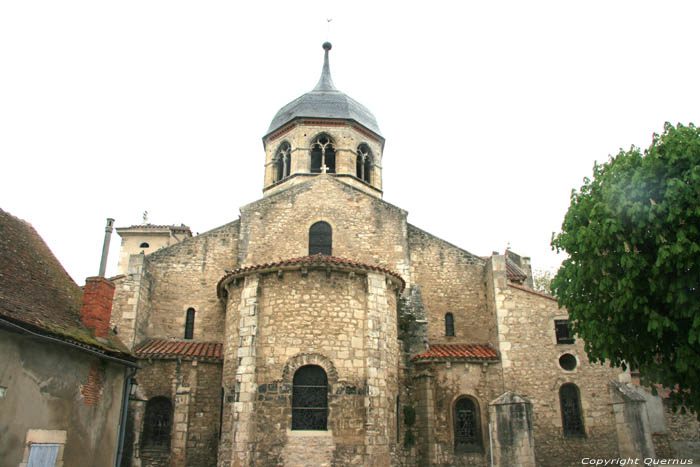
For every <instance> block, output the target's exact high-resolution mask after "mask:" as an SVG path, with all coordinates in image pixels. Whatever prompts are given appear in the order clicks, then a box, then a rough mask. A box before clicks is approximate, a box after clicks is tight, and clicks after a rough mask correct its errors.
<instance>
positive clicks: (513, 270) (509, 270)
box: [506, 258, 527, 282]
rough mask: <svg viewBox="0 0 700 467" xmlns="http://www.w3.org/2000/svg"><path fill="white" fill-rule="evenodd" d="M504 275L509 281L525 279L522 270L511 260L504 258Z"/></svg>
mask: <svg viewBox="0 0 700 467" xmlns="http://www.w3.org/2000/svg"><path fill="white" fill-rule="evenodd" d="M506 277H507V278H508V280H509V281H516V282H522V281H524V280H525V279H527V274H525V273H524V272H523V270H522V269H520V268H519V267H518V266H517V265H516V264H515V263H514V262H513V261H511V260H509V259H508V258H506Z"/></svg>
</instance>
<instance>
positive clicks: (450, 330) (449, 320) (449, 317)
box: [445, 313, 455, 337]
mask: <svg viewBox="0 0 700 467" xmlns="http://www.w3.org/2000/svg"><path fill="white" fill-rule="evenodd" d="M445 335H446V336H448V337H454V335H455V317H454V315H453V314H452V313H445Z"/></svg>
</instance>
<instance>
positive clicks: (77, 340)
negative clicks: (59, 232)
mask: <svg viewBox="0 0 700 467" xmlns="http://www.w3.org/2000/svg"><path fill="white" fill-rule="evenodd" d="M82 296H83V293H82V290H81V288H80V287H78V285H77V284H76V283H75V282H74V281H73V279H71V277H70V276H69V275H68V273H67V272H66V271H65V269H63V266H61V263H60V262H59V261H58V260H57V259H56V257H55V256H54V255H53V253H52V252H51V250H50V249H49V247H48V246H47V245H46V243H44V241H43V240H42V238H41V237H40V236H39V234H38V233H37V232H36V230H34V228H33V227H32V226H31V224H29V223H28V222H25V221H23V220H22V219H19V218H17V217H15V216H13V215H11V214H9V213H7V212H5V211H3V210H2V209H0V318H2V319H3V320H6V321H8V322H10V323H12V325H13V326H18V327H20V328H22V329H25V330H27V331H31V332H34V333H37V334H41V335H45V336H51V337H55V338H58V339H60V340H63V341H65V342H69V343H72V344H75V345H79V346H82V347H86V348H89V349H92V350H97V351H99V352H103V353H105V354H113V355H115V356H117V357H120V358H122V357H124V358H126V359H132V360H133V358H134V357H133V356H132V355H130V354H129V351H128V350H127V348H126V347H125V346H124V344H122V342H121V341H120V340H119V338H117V337H116V336H114V335H110V336H108V337H107V338H104V339H101V338H97V337H95V335H94V334H93V333H92V332H91V331H89V330H88V329H87V328H86V327H85V326H84V325H83V324H82V323H81V322H80V307H81V304H82Z"/></svg>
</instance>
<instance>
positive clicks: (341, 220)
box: [238, 176, 410, 282]
mask: <svg viewBox="0 0 700 467" xmlns="http://www.w3.org/2000/svg"><path fill="white" fill-rule="evenodd" d="M318 221H325V222H328V223H329V224H330V225H331V227H332V229H333V251H332V254H333V256H338V257H341V258H347V259H351V260H355V261H358V262H361V263H366V264H371V265H379V266H383V267H386V268H388V269H390V270H392V271H396V272H397V273H399V274H400V275H401V276H402V277H403V278H404V280H406V282H410V278H409V273H408V246H407V240H406V236H407V233H406V212H405V211H403V210H401V209H399V208H397V207H395V206H392V205H391V204H389V203H386V202H384V201H382V200H380V199H377V198H375V197H372V196H369V195H367V194H365V193H363V192H361V191H359V190H357V189H355V188H352V187H351V186H349V185H347V184H345V183H343V182H341V181H338V179H335V178H333V177H331V176H317V177H315V178H313V179H311V180H309V181H308V182H306V183H304V184H302V185H298V186H295V187H292V188H289V189H287V190H285V191H283V192H281V193H278V194H276V195H273V196H268V197H266V198H263V199H262V200H260V201H257V202H255V203H252V204H249V205H247V206H244V207H243V208H241V237H240V247H239V256H238V260H239V263H240V264H241V265H242V266H248V265H254V264H262V263H267V262H274V261H280V260H283V259H288V258H295V257H299V256H307V255H308V253H309V228H310V227H311V225H313V224H314V223H315V222H318Z"/></svg>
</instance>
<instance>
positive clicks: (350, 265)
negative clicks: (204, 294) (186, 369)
mask: <svg viewBox="0 0 700 467" xmlns="http://www.w3.org/2000/svg"><path fill="white" fill-rule="evenodd" d="M324 265H328V266H334V267H339V268H347V269H355V270H365V271H378V272H382V273H384V274H388V275H390V276H393V277H394V278H396V279H398V281H399V282H400V283H401V290H403V289H404V287H406V281H404V280H403V278H402V277H401V276H400V275H398V274H397V273H395V272H394V271H391V270H389V269H386V268H383V267H381V266H373V265H370V264H364V263H359V262H357V261H353V260H350V259H345V258H338V257H335V256H326V255H322V254H320V253H319V254H316V255H313V256H301V257H299V258H291V259H285V260H282V261H276V262H272V263H265V264H256V265H254V266H246V267H243V268H238V269H236V270H233V271H226V275H225V276H224V277H222V278H221V279H220V280H219V283H218V285H217V291H218V293H219V297H221V286H222V284H223V283H224V281H225V280H226V279H228V278H231V277H235V276H244V275H246V274H247V273H250V272H258V271H259V272H264V271H266V270H270V271H272V270H278V269H284V268H287V267H289V268H294V267H305V266H306V267H323V266H324Z"/></svg>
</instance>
